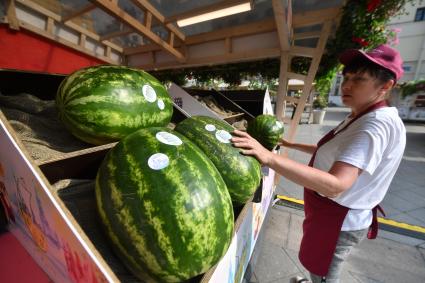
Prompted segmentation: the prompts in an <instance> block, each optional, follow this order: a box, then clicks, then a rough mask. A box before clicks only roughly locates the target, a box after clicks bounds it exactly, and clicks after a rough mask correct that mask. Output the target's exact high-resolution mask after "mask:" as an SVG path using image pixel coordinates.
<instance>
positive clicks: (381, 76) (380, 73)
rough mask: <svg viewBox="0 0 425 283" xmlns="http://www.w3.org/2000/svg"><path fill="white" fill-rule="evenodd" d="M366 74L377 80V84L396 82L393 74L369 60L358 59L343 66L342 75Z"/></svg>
mask: <svg viewBox="0 0 425 283" xmlns="http://www.w3.org/2000/svg"><path fill="white" fill-rule="evenodd" d="M365 72H366V73H368V74H369V75H370V76H371V77H373V78H375V79H377V80H378V82H379V83H382V84H383V83H386V82H387V81H389V80H393V81H394V82H395V81H396V79H395V75H394V73H392V72H391V71H389V70H387V69H385V68H383V67H381V66H379V65H378V64H375V63H373V62H372V61H370V60H367V59H365V58H362V57H359V58H356V59H354V60H352V61H351V62H350V64H347V65H346V66H344V69H343V70H342V74H343V75H345V74H346V73H365Z"/></svg>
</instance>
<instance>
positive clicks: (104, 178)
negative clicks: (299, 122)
mask: <svg viewBox="0 0 425 283" xmlns="http://www.w3.org/2000/svg"><path fill="white" fill-rule="evenodd" d="M56 103H57V107H58V110H59V113H60V118H61V119H62V121H63V123H64V125H65V126H66V128H67V129H68V130H69V131H70V132H71V133H72V134H74V135H75V136H76V137H78V138H80V139H82V140H83V141H86V142H88V143H92V144H104V143H108V142H111V141H116V140H119V141H120V142H119V143H118V144H117V145H116V146H115V147H114V148H113V149H111V151H110V152H109V153H108V154H107V156H106V157H105V159H104V161H103V163H102V165H101V166H100V168H99V170H98V174H97V177H96V201H97V207H98V211H99V214H100V217H101V220H102V223H103V225H104V227H105V230H106V231H107V234H108V236H109V239H110V240H111V242H112V244H113V245H112V246H113V248H114V250H115V251H116V253H117V255H118V256H119V257H120V258H121V259H122V262H123V263H124V264H125V265H126V266H128V268H129V269H130V270H131V271H132V272H133V273H134V274H135V275H136V276H137V277H139V278H140V279H142V280H146V281H166V282H180V281H184V280H187V279H189V278H192V277H194V276H196V275H198V274H201V273H203V272H205V271H207V270H208V269H210V268H211V267H212V266H213V265H214V264H215V263H217V261H218V260H219V259H220V258H221V257H222V256H223V255H224V253H225V252H226V251H227V248H228V247H229V244H230V241H231V239H232V235H233V228H234V227H233V225H234V224H233V223H234V215H233V207H232V202H233V204H236V205H241V204H243V203H245V202H246V201H247V200H248V199H249V198H250V197H251V195H252V194H253V192H254V191H255V189H257V187H258V186H259V183H260V180H261V174H260V172H261V171H260V164H259V163H258V161H257V160H256V159H254V158H253V157H248V156H244V155H242V154H241V153H240V150H239V149H237V148H234V147H233V146H232V144H231V143H230V138H231V134H230V132H232V131H233V130H234V129H233V127H231V126H230V125H228V124H227V123H225V122H223V121H221V120H217V119H212V118H209V117H192V118H188V119H186V120H184V121H183V122H181V123H179V124H178V125H177V127H176V131H172V130H169V129H167V128H165V127H164V126H166V125H167V124H168V123H169V122H170V119H171V116H172V102H171V99H170V97H169V96H168V94H167V92H166V90H165V88H164V87H163V86H162V85H161V84H160V83H159V82H158V81H157V80H156V79H155V78H153V77H152V76H150V75H149V74H147V73H145V72H143V71H141V70H136V69H131V68H126V67H119V66H98V67H90V68H86V69H82V70H80V71H77V72H75V73H73V74H71V75H70V76H69V77H68V78H67V79H66V80H64V81H63V82H62V84H61V86H60V88H59V90H58V93H57V96H56Z"/></svg>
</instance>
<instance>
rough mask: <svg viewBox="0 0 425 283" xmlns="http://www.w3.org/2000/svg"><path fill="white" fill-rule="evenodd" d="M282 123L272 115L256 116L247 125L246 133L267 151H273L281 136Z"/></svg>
mask: <svg viewBox="0 0 425 283" xmlns="http://www.w3.org/2000/svg"><path fill="white" fill-rule="evenodd" d="M283 132H284V127H283V124H282V122H280V121H277V119H276V117H275V116H274V115H269V114H263V115H258V116H257V117H255V119H253V120H251V121H250V122H249V123H248V127H247V133H248V134H249V135H251V136H252V137H253V138H255V139H256V140H257V141H258V142H260V143H261V144H262V145H263V146H264V147H265V148H267V149H268V150H273V149H274V148H275V147H276V145H277V144H278V143H279V141H280V139H281V138H282V136H283Z"/></svg>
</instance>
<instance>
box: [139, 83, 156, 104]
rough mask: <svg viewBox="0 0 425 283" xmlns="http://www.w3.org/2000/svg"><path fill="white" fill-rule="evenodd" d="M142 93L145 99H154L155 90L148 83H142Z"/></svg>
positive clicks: (152, 100) (150, 100)
mask: <svg viewBox="0 0 425 283" xmlns="http://www.w3.org/2000/svg"><path fill="white" fill-rule="evenodd" d="M142 93H143V96H144V97H145V99H146V100H147V101H149V102H154V101H155V100H156V92H155V90H154V89H153V87H151V86H150V85H144V86H143V87H142Z"/></svg>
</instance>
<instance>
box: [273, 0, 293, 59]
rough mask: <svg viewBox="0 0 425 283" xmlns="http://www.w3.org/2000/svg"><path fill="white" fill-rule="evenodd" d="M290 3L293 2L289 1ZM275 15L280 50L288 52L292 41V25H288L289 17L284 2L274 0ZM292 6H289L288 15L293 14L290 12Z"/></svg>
mask: <svg viewBox="0 0 425 283" xmlns="http://www.w3.org/2000/svg"><path fill="white" fill-rule="evenodd" d="M288 3H291V0H288ZM272 4H273V13H274V18H275V21H276V29H277V34H278V36H279V43H280V49H281V50H282V51H288V50H289V46H290V44H291V39H290V37H289V35H290V30H289V27H290V26H291V23H288V17H287V16H286V12H285V7H283V3H282V0H273V1H272ZM291 7H292V6H291V5H290V4H289V5H288V14H292V11H291V10H290V8H291Z"/></svg>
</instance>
